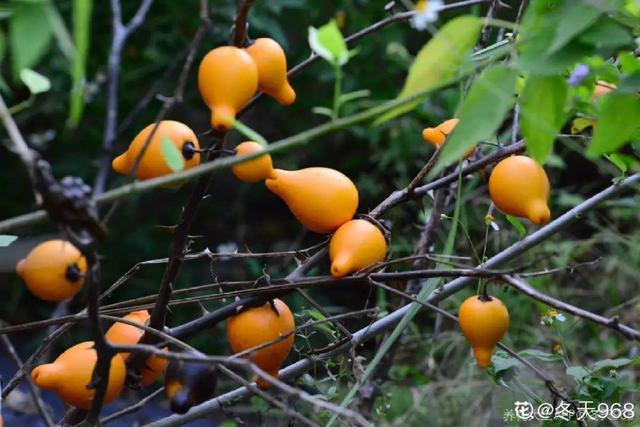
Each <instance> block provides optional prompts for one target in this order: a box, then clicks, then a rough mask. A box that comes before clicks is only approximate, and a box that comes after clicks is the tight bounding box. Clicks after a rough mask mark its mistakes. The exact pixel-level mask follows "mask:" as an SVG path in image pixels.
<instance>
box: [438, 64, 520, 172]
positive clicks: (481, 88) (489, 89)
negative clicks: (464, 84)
mask: <svg viewBox="0 0 640 427" xmlns="http://www.w3.org/2000/svg"><path fill="white" fill-rule="evenodd" d="M517 77H518V71H517V70H516V69H514V68H511V67H509V66H507V65H494V66H491V67H489V68H486V69H485V70H484V71H483V72H482V74H480V76H479V77H478V78H477V79H476V80H475V81H474V82H473V85H471V89H469V93H468V94H467V97H466V98H465V99H464V101H463V102H462V106H461V107H460V117H459V118H460V122H459V123H458V125H457V126H456V127H455V129H454V130H453V132H452V133H451V135H450V136H449V137H448V138H447V142H446V143H445V144H444V146H443V148H442V152H441V153H440V157H439V159H438V162H437V164H436V166H435V167H434V168H433V170H432V172H431V174H430V176H434V175H435V174H437V173H438V172H439V171H441V170H442V169H443V168H444V167H446V166H448V165H450V164H451V163H453V162H455V161H458V160H460V159H461V158H462V157H463V156H464V155H465V153H467V152H468V151H469V150H470V149H471V147H473V146H474V145H476V144H477V143H478V142H480V141H482V140H487V139H491V138H493V137H494V135H495V133H496V131H497V130H498V127H499V126H500V124H501V123H502V121H503V120H504V118H505V116H506V114H507V112H508V111H509V109H510V108H511V106H512V105H513V103H514V101H515V99H514V95H513V94H514V91H515V89H516V78H517Z"/></svg>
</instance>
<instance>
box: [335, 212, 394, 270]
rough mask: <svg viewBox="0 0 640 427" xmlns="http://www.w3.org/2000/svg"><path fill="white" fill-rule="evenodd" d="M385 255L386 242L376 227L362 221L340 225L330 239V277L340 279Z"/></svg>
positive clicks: (379, 259) (352, 221)
mask: <svg viewBox="0 0 640 427" xmlns="http://www.w3.org/2000/svg"><path fill="white" fill-rule="evenodd" d="M386 255H387V241H386V240H385V238H384V234H382V232H381V231H380V229H379V228H378V227H376V226H375V225H373V224H371V223H370V222H369V221H365V220H363V219H352V220H351V221H347V222H345V223H344V224H342V225H341V226H340V227H339V228H338V229H337V230H336V232H335V233H334V234H333V236H332V237H331V242H330V243H329V258H330V259H331V275H332V276H333V277H342V276H345V275H347V274H349V273H353V272H355V271H358V270H362V269H363V268H366V267H369V266H370V265H372V264H375V263H376V262H379V261H384V258H385V256H386Z"/></svg>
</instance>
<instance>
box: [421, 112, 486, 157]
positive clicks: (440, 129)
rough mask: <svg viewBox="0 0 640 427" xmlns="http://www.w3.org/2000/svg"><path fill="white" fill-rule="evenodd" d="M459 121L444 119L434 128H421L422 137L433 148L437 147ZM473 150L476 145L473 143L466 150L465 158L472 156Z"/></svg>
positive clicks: (443, 141)
mask: <svg viewBox="0 0 640 427" xmlns="http://www.w3.org/2000/svg"><path fill="white" fill-rule="evenodd" d="M459 121H460V120H459V119H455V118H454V119H449V120H445V121H444V122H442V123H440V124H439V125H438V126H436V127H435V128H424V129H423V130H422V139H424V140H425V141H426V142H428V143H429V144H431V145H433V148H438V147H440V146H441V145H442V144H444V143H445V141H446V140H447V137H448V136H449V135H450V134H451V132H453V129H455V127H456V125H457V124H458V122H459ZM475 151H476V146H475V145H474V146H473V147H471V149H470V150H469V151H467V154H465V157H466V158H467V159H468V158H470V157H471V156H473V153H475Z"/></svg>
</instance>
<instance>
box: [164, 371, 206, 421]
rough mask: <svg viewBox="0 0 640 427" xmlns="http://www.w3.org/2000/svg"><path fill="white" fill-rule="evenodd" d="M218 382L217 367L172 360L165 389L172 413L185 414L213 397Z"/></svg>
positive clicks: (166, 376) (166, 377)
mask: <svg viewBox="0 0 640 427" xmlns="http://www.w3.org/2000/svg"><path fill="white" fill-rule="evenodd" d="M217 382H218V372H217V370H216V368H215V366H212V365H209V364H206V363H197V362H187V361H184V360H172V361H171V362H169V366H168V367H167V373H166V375H165V380H164V389H165V393H166V395H167V399H169V404H170V406H171V411H173V412H175V413H177V414H184V413H186V412H187V411H188V410H189V409H191V407H192V406H195V405H199V404H200V403H202V402H205V401H207V400H209V399H211V398H212V397H213V394H214V393H215V390H216V385H217Z"/></svg>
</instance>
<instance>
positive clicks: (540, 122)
mask: <svg viewBox="0 0 640 427" xmlns="http://www.w3.org/2000/svg"><path fill="white" fill-rule="evenodd" d="M567 93H568V88H567V82H566V81H565V79H564V78H562V77H560V76H537V75H532V76H530V77H529V78H528V79H527V83H526V85H525V88H524V91H523V93H522V99H521V101H520V106H521V109H520V128H521V131H522V135H523V136H524V139H525V141H526V144H527V150H528V151H529V153H530V154H531V156H532V157H533V158H534V159H536V160H537V161H538V162H539V163H540V164H543V163H544V162H545V160H546V158H547V157H548V156H549V154H551V152H552V151H553V142H554V140H555V138H556V134H557V133H558V131H559V130H560V128H562V125H563V124H564V121H565V114H564V106H565V103H566V100H567Z"/></svg>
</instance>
